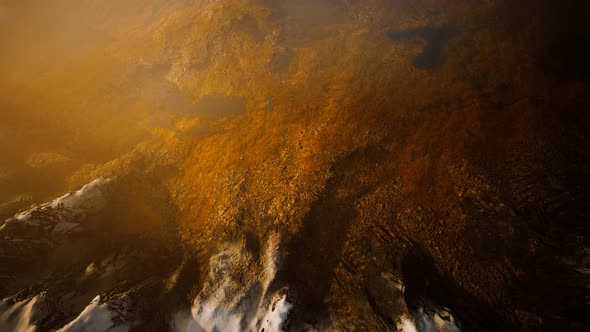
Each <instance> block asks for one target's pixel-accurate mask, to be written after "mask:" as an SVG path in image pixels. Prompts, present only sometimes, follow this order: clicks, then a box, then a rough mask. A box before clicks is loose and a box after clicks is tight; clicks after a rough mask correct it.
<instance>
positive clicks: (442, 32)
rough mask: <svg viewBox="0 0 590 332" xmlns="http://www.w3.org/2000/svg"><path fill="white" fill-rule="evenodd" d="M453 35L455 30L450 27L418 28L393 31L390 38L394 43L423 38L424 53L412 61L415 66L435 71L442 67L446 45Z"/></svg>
mask: <svg viewBox="0 0 590 332" xmlns="http://www.w3.org/2000/svg"><path fill="white" fill-rule="evenodd" d="M452 35H453V29H451V28H450V27H448V26H443V27H440V28H430V27H425V28H416V29H407V30H401V31H392V32H390V33H389V38H390V39H391V40H392V41H393V42H403V41H406V40H409V39H413V38H421V39H424V40H425V41H426V46H425V47H424V49H423V50H422V52H421V53H420V54H418V55H416V56H415V57H414V59H412V63H413V64H414V66H416V67H418V68H421V69H426V70H434V69H436V68H437V67H438V66H440V65H441V64H442V62H443V60H444V51H445V44H446V42H447V40H449V39H450V38H451V36H452Z"/></svg>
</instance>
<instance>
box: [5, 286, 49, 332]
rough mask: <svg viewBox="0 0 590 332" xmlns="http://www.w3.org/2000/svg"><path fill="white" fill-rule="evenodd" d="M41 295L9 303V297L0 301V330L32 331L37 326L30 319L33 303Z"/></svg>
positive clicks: (33, 307)
mask: <svg viewBox="0 0 590 332" xmlns="http://www.w3.org/2000/svg"><path fill="white" fill-rule="evenodd" d="M41 296H42V295H37V296H35V297H33V298H30V299H26V300H23V301H20V302H16V303H14V304H12V305H11V304H9V303H10V299H9V298H8V299H4V300H2V301H1V302H0V331H14V332H34V331H35V329H36V328H37V327H36V326H35V324H34V322H33V320H32V318H33V314H34V312H35V304H36V303H37V302H38V300H39V298H40V297H41Z"/></svg>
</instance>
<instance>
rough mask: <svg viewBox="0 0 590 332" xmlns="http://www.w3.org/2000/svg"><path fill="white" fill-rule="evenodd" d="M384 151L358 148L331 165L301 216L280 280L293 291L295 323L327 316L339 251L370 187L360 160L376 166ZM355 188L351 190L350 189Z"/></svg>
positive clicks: (292, 317)
mask: <svg viewBox="0 0 590 332" xmlns="http://www.w3.org/2000/svg"><path fill="white" fill-rule="evenodd" d="M381 156H382V151H370V150H365V149H363V150H359V151H356V152H354V153H352V154H351V155H349V156H348V157H346V158H344V159H342V160H341V161H339V162H337V163H336V164H335V165H333V167H332V174H334V175H333V177H332V178H331V179H330V181H328V183H327V185H326V187H325V189H324V191H323V193H322V194H321V196H320V198H319V199H318V200H317V201H316V202H315V203H314V204H312V206H311V209H310V211H309V212H308V213H307V215H306V216H305V218H304V220H303V229H302V230H301V231H300V232H299V234H298V235H297V237H295V238H294V239H293V240H292V241H291V242H290V243H288V244H287V248H288V252H287V257H286V260H285V262H284V263H283V269H282V270H281V271H280V272H279V276H278V278H277V280H278V281H279V284H286V285H288V287H289V291H290V293H291V294H293V295H294V298H295V305H294V307H293V309H292V316H291V322H292V325H293V326H295V327H297V326H299V324H301V323H312V324H315V323H317V322H318V321H317V320H318V319H321V318H323V317H326V316H327V313H328V308H327V305H326V303H325V300H326V298H327V296H328V294H329V292H330V287H331V285H332V282H333V280H334V277H335V269H336V268H337V267H338V265H339V264H341V251H342V247H343V244H344V241H345V240H346V236H347V234H348V231H349V226H350V224H351V222H353V221H354V220H355V218H356V216H357V211H356V201H358V199H359V198H360V197H362V196H364V195H365V194H366V193H367V192H368V191H369V190H370V189H371V188H372V186H371V185H370V184H369V183H366V182H364V181H363V176H362V175H363V174H362V172H363V171H362V169H366V168H362V169H361V170H359V167H358V166H359V164H362V165H363V166H364V165H366V164H371V165H374V164H375V163H376V160H379V158H380V157H381ZM351 188H352V189H351Z"/></svg>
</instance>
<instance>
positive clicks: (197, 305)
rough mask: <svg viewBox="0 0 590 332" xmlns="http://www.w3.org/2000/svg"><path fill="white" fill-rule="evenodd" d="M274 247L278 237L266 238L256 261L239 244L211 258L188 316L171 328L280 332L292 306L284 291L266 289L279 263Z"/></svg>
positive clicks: (189, 330) (193, 331) (180, 319)
mask: <svg viewBox="0 0 590 332" xmlns="http://www.w3.org/2000/svg"><path fill="white" fill-rule="evenodd" d="M278 246H279V237H278V236H276V235H273V236H270V237H269V240H268V243H267V245H266V248H265V251H264V253H263V254H262V257H261V258H260V262H256V261H255V260H254V259H253V257H252V256H251V254H250V253H248V252H247V251H246V250H245V249H244V246H243V244H236V245H231V246H228V247H226V248H225V249H224V250H222V251H221V252H220V253H219V254H217V255H215V256H213V257H212V258H211V259H210V263H209V265H210V267H209V276H208V278H207V281H206V282H205V285H204V287H203V289H202V290H201V292H200V293H199V295H197V297H196V299H195V300H194V302H193V307H192V309H191V313H190V315H186V316H185V317H182V316H179V317H178V318H177V319H176V321H175V329H176V330H177V331H187V332H200V331H261V330H262V329H264V331H265V332H269V331H271V332H272V331H281V328H282V325H283V324H284V322H285V321H286V319H287V317H288V314H289V311H290V309H291V307H292V305H291V304H290V303H289V302H288V301H287V296H286V292H285V291H275V292H272V291H270V290H269V287H270V284H271V283H272V281H273V280H274V278H275V275H276V272H277V266H278V264H279V259H278ZM245 272H246V273H245ZM187 316H188V317H187Z"/></svg>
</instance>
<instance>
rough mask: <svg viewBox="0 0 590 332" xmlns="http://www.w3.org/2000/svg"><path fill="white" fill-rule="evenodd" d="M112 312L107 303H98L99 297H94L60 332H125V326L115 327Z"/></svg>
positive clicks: (126, 327) (127, 328)
mask: <svg viewBox="0 0 590 332" xmlns="http://www.w3.org/2000/svg"><path fill="white" fill-rule="evenodd" d="M113 318H114V315H113V312H112V311H111V310H110V309H109V305H108V304H107V303H100V296H97V297H95V298H94V299H93V300H92V302H90V304H89V305H88V306H87V307H86V308H84V310H83V311H82V312H81V313H80V315H78V317H77V318H76V319H74V320H73V321H71V322H70V323H68V324H67V325H66V326H64V327H63V328H62V329H61V330H60V331H61V332H84V331H111V332H127V331H129V327H128V326H126V325H119V326H115V322H114V321H113Z"/></svg>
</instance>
